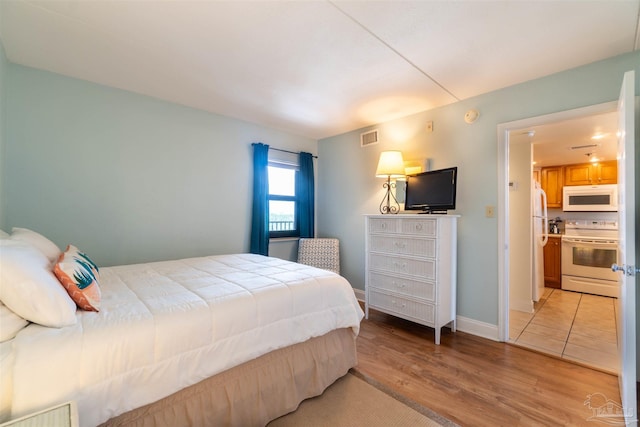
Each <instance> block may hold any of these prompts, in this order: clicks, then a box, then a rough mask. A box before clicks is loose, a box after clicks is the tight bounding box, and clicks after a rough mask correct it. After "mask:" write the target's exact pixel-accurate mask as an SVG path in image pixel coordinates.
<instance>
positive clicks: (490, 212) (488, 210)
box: [484, 206, 496, 218]
mask: <svg viewBox="0 0 640 427" xmlns="http://www.w3.org/2000/svg"><path fill="white" fill-rule="evenodd" d="M484 216H486V217H487V218H493V217H495V216H496V209H495V207H493V206H485V207H484Z"/></svg>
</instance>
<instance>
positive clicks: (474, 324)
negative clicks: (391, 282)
mask: <svg viewBox="0 0 640 427" xmlns="http://www.w3.org/2000/svg"><path fill="white" fill-rule="evenodd" d="M353 293H355V294H356V299H357V300H358V301H362V302H364V300H365V294H364V291H363V290H362V289H355V288H354V289H353ZM456 328H457V329H458V330H459V331H462V332H466V333H467V334H471V335H476V336H478V337H482V338H487V339H490V340H493V341H500V339H499V338H498V337H499V335H498V326H497V325H492V324H490V323H485V322H480V321H478V320H474V319H469V318H467V317H462V316H457V317H456Z"/></svg>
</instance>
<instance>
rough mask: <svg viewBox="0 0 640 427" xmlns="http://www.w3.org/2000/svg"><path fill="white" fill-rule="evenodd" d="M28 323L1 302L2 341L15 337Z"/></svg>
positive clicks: (0, 324)
mask: <svg viewBox="0 0 640 427" xmlns="http://www.w3.org/2000/svg"><path fill="white" fill-rule="evenodd" d="M28 324H29V322H28V321H27V320H25V319H23V318H22V317H20V316H18V315H17V314H15V313H14V312H13V311H11V310H10V309H9V307H7V306H6V305H4V304H3V303H2V302H0V342H5V341H8V340H10V339H11V338H13V337H15V336H16V334H17V333H18V332H20V330H21V329H22V328H24V327H25V326H27V325H28Z"/></svg>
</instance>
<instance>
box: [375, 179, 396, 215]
mask: <svg viewBox="0 0 640 427" xmlns="http://www.w3.org/2000/svg"><path fill="white" fill-rule="evenodd" d="M382 188H384V189H386V190H387V192H386V193H385V195H384V197H383V198H382V202H380V213H381V214H397V213H398V212H400V203H398V200H397V199H396V196H395V195H394V194H393V192H392V191H391V189H392V188H396V184H395V183H392V182H391V177H387V182H385V183H384V184H382Z"/></svg>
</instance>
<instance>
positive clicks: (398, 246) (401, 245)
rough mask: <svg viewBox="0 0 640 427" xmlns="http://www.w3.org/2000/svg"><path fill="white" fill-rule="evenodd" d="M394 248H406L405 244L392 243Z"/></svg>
mask: <svg viewBox="0 0 640 427" xmlns="http://www.w3.org/2000/svg"><path fill="white" fill-rule="evenodd" d="M393 244H394V245H395V247H396V248H400V249H404V248H406V247H407V244H406V243H404V242H393Z"/></svg>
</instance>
